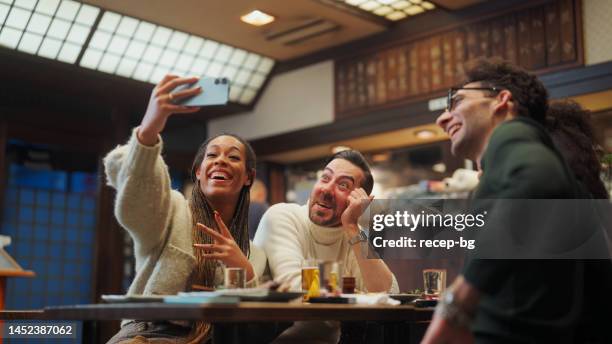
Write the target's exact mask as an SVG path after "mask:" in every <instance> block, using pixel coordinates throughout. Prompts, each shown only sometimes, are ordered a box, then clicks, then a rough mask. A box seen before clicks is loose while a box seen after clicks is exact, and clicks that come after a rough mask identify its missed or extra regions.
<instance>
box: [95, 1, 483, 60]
mask: <svg viewBox="0 0 612 344" xmlns="http://www.w3.org/2000/svg"><path fill="white" fill-rule="evenodd" d="M85 2H86V3H89V4H92V5H95V6H98V7H101V8H104V9H106V10H110V11H114V12H117V13H121V14H124V15H128V16H132V17H135V18H139V19H143V20H147V21H150V22H153V23H156V24H161V25H164V26H167V27H170V28H173V29H177V30H181V31H185V32H188V33H192V34H196V35H199V36H202V37H205V38H210V39H213V40H216V41H219V42H222V43H226V44H229V45H233V46H235V47H239V48H242V49H246V50H249V51H253V52H256V53H259V54H262V55H264V56H268V57H271V58H273V59H275V60H278V61H286V60H290V59H295V58H298V57H300V56H304V55H308V54H312V53H314V52H317V51H320V50H324V49H328V48H331V47H334V46H339V45H342V44H345V43H348V42H350V41H354V40H358V39H361V38H365V37H367V36H371V35H374V34H377V33H381V32H384V31H385V30H387V29H388V28H390V27H391V26H392V23H391V22H389V21H386V20H384V19H381V18H380V19H379V18H378V17H376V16H374V15H367V14H366V15H364V14H361V15H359V12H363V11H361V10H351V11H349V10H346V9H343V6H334V5H333V4H334V3H335V2H337V1H336V0H325V1H324V0H291V1H287V0H231V1H218V0H181V1H167V0H130V1H125V0H85ZM432 2H434V3H436V4H439V6H440V7H441V8H443V9H448V10H457V9H460V8H463V7H467V6H470V5H473V4H475V3H478V2H483V0H438V1H432ZM345 7H346V6H345ZM254 9H259V10H262V11H264V12H267V13H270V14H271V15H273V16H275V17H276V18H277V20H275V21H274V22H273V23H271V24H268V25H264V26H262V27H255V26H251V25H248V24H245V23H243V22H242V21H240V16H241V15H244V14H246V13H248V12H250V11H251V10H254ZM317 19H319V20H322V21H325V22H328V23H331V25H332V26H337V29H335V30H330V31H328V32H327V33H325V34H321V35H317V36H315V37H313V38H311V39H306V40H302V41H301V42H299V43H296V44H291V45H287V44H284V43H283V40H281V39H269V38H267V37H269V36H270V35H273V34H274V33H277V32H282V31H286V30H290V29H292V28H295V27H298V26H300V25H302V24H305V23H308V22H309V21H313V20H317ZM406 20H410V19H406Z"/></svg>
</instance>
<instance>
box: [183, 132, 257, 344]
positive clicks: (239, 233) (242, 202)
mask: <svg viewBox="0 0 612 344" xmlns="http://www.w3.org/2000/svg"><path fill="white" fill-rule="evenodd" d="M220 136H230V137H233V138H235V139H236V140H238V141H239V142H240V143H242V145H243V146H244V148H245V155H246V161H245V167H246V172H247V174H249V175H250V176H251V179H253V178H254V174H253V171H255V151H254V150H253V147H251V145H250V144H249V143H248V142H246V141H245V140H244V139H243V138H241V137H239V136H236V135H232V134H220V135H217V136H213V137H210V138H208V139H207V140H206V141H205V142H204V143H203V144H202V145H200V148H198V152H197V153H196V156H195V158H194V159H193V164H192V165H191V180H192V181H193V183H194V187H193V190H192V191H191V198H190V200H189V208H190V209H191V219H192V230H191V238H192V242H193V243H194V244H195V243H197V244H211V243H212V242H213V239H212V238H211V237H210V236H209V235H207V234H205V233H203V232H202V231H201V230H200V229H198V227H197V223H198V222H199V223H201V224H203V225H205V226H207V227H209V228H212V229H213V230H216V231H217V232H220V228H219V226H217V222H216V221H215V217H214V209H213V208H212V206H211V204H210V202H209V201H208V198H207V197H206V195H205V194H204V192H202V188H201V187H200V181H199V180H198V178H197V176H196V172H197V170H198V168H199V167H200V165H201V164H202V161H203V160H204V156H205V155H206V149H207V148H208V144H209V143H210V142H211V141H212V140H214V139H216V138H217V137H220ZM251 185H252V183H250V184H249V185H244V186H243V187H242V189H241V190H240V195H239V197H238V202H237V203H236V208H235V210H234V216H233V217H232V220H231V222H230V224H229V226H228V229H229V231H230V233H231V234H232V237H233V238H234V241H236V244H237V245H238V247H240V250H241V251H242V252H243V253H244V255H245V256H247V257H248V256H249V229H248V225H249V221H248V219H249V203H250V202H249V201H250V189H251ZM226 225H227V224H226ZM195 256H196V267H195V269H194V272H193V274H192V277H191V282H192V283H196V284H200V285H204V286H206V287H213V286H214V281H215V272H216V270H217V266H218V263H217V261H215V260H211V259H205V258H204V252H203V251H202V250H195ZM210 329H211V327H210V324H209V323H206V322H204V321H196V322H195V323H194V325H193V328H192V331H191V334H190V336H189V343H200V342H201V341H202V340H203V339H204V338H206V337H208V335H209V334H210Z"/></svg>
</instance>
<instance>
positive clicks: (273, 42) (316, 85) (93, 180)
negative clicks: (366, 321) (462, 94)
mask: <svg viewBox="0 0 612 344" xmlns="http://www.w3.org/2000/svg"><path fill="white" fill-rule="evenodd" d="M254 9H259V10H262V11H264V12H267V13H269V14H271V15H273V16H274V17H275V20H274V21H273V22H271V23H269V24H266V25H263V26H252V25H249V24H246V23H244V22H242V21H241V20H240V16H241V15H243V14H246V13H248V12H249V11H251V10H254ZM609 18H612V2H611V1H607V0H545V1H531V0H530V1H525V0H503V1H502V0H488V1H486V0H429V1H425V0H410V1H408V0H346V1H342V0H292V1H291V2H287V1H283V0H251V1H248V0H233V1H215V0H206V1H200V0H185V1H162V0H132V1H119V0H106V1H104V0H87V1H84V2H75V1H69V0H0V23H1V24H0V63H1V66H2V72H1V73H0V195H2V197H0V219H1V227H0V235H8V236H10V237H11V244H10V245H8V246H6V247H5V250H6V252H8V253H9V254H10V255H11V256H12V257H13V258H14V259H15V260H16V261H17V262H18V263H19V264H20V265H21V267H22V268H24V269H25V270H31V271H34V273H35V274H36V276H35V277H31V278H9V279H8V283H7V285H6V288H0V291H1V292H4V293H5V303H4V304H1V303H0V305H2V306H4V307H5V308H7V309H8V308H15V309H17V308H19V309H33V308H41V307H44V306H49V305H57V304H74V303H92V302H97V301H98V300H99V298H100V295H102V294H121V293H123V292H125V290H126V288H127V286H128V283H129V282H130V280H131V277H132V275H133V263H132V253H131V243H130V239H129V237H128V236H127V235H126V234H125V232H124V231H123V230H122V229H121V228H120V227H119V225H118V224H117V223H116V221H115V219H114V217H113V199H114V192H113V190H112V189H110V188H109V187H107V186H106V185H105V181H104V177H103V173H102V172H103V171H102V167H101V158H102V157H103V156H104V154H105V153H106V152H108V151H110V149H112V148H113V147H115V146H116V145H117V144H121V143H123V142H125V141H126V140H127V138H128V137H129V133H130V131H131V128H133V127H135V126H136V125H138V123H139V121H140V120H141V118H142V115H143V112H144V110H145V108H146V104H147V101H148V99H149V95H150V92H151V89H152V88H153V85H154V84H155V83H156V82H157V81H159V80H160V79H161V77H162V76H163V75H164V74H165V73H167V72H174V73H178V74H181V75H206V76H213V77H219V76H224V77H227V78H228V79H229V80H230V81H231V84H232V88H231V91H230V103H229V104H228V105H227V106H222V107H220V106H217V107H210V108H203V109H202V110H201V111H200V112H198V113H196V114H192V115H180V116H174V117H173V118H171V120H170V121H169V123H168V126H167V129H166V130H165V132H164V133H163V135H162V136H163V138H164V151H165V153H164V158H165V159H166V162H167V163H168V165H169V167H170V170H171V175H172V182H173V187H174V188H176V189H179V190H184V189H186V188H188V187H189V181H188V170H189V167H190V165H191V159H192V158H193V156H194V153H195V150H196V148H197V147H198V145H199V144H200V143H201V142H203V141H204V140H205V139H206V137H207V136H208V135H213V134H216V133H220V132H232V133H236V134H238V135H241V136H243V137H245V138H247V139H248V140H249V141H250V142H251V143H252V145H253V147H254V148H255V151H256V153H257V155H258V165H257V175H258V177H259V178H260V179H261V180H263V181H264V183H265V184H266V185H267V186H268V189H269V194H268V201H269V203H270V204H274V203H278V202H286V201H289V202H301V203H303V202H305V201H306V199H307V197H308V193H309V191H310V190H311V187H312V185H313V184H314V182H315V180H316V175H317V171H318V169H320V168H321V166H323V161H324V160H325V158H326V157H328V156H330V155H331V154H332V150H333V149H338V148H339V147H350V148H354V149H359V150H361V151H362V152H364V153H365V155H366V156H367V158H368V160H369V161H370V162H371V164H372V167H373V174H374V178H375V182H376V187H375V191H374V193H375V195H376V197H378V198H402V197H404V198H406V197H444V198H448V197H460V196H465V194H464V193H457V192H454V191H456V190H453V189H452V188H450V189H448V188H445V186H444V184H439V183H432V182H431V181H441V180H443V179H444V178H448V177H452V175H453V173H454V172H455V171H456V170H458V169H462V168H463V169H472V170H473V164H472V163H471V162H469V161H463V160H460V159H457V158H455V157H453V156H452V155H451V154H450V145H449V141H448V137H447V136H446V134H445V133H444V132H443V131H442V130H441V129H440V128H437V127H436V126H435V125H434V121H435V118H436V117H437V115H438V114H439V113H440V112H441V111H442V109H443V108H444V106H445V98H444V97H445V94H446V90H447V89H448V88H449V87H451V86H453V85H455V84H456V83H457V82H458V81H459V80H460V79H461V76H462V67H461V66H462V63H463V62H464V61H466V60H469V59H472V58H475V57H493V56H497V57H501V58H504V59H507V60H510V61H513V62H515V63H517V64H519V65H521V66H523V67H525V68H527V69H529V70H531V71H534V72H536V73H538V74H539V75H540V76H541V79H542V80H543V81H544V83H545V85H546V86H547V88H548V89H549V91H550V94H551V97H552V98H553V99H564V98H570V99H573V100H575V101H577V102H579V103H580V104H582V105H583V106H585V107H586V108H588V109H590V110H591V111H592V112H593V116H592V119H593V122H594V126H595V130H596V135H597V139H598V141H599V144H600V145H601V147H602V148H603V149H604V150H605V152H606V153H607V154H608V158H607V159H608V160H607V161H608V163H607V165H605V161H602V164H604V165H605V166H606V169H604V175H602V178H604V180H605V181H606V182H607V187H608V190H610V189H612V186H611V184H610V180H611V179H612V178H611V173H612V172H611V169H610V154H611V153H612V40H610V39H609V33H610V32H612V22H610V20H609ZM440 185H442V186H440ZM388 263H389V265H390V267H391V268H392V270H393V271H394V273H395V274H396V276H397V278H398V281H399V284H400V289H401V291H408V290H412V289H415V288H422V284H423V281H422V275H421V271H422V270H423V269H424V268H446V269H448V271H449V276H448V280H452V279H453V278H454V276H456V273H457V271H458V269H459V267H460V264H461V262H458V261H427V262H423V261H408V260H402V261H399V260H398V261H389V262H388ZM116 326H117V323H112V324H102V325H100V328H99V336H100V337H99V338H101V339H103V338H108V336H109V335H110V334H112V333H113V332H114V331H115V329H116Z"/></svg>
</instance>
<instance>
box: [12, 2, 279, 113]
mask: <svg viewBox="0 0 612 344" xmlns="http://www.w3.org/2000/svg"><path fill="white" fill-rule="evenodd" d="M0 1H5V0H0ZM0 14H1V13H0ZM80 65H81V66H82V67H85V68H90V69H95V70H99V71H103V72H106V73H110V74H117V75H120V76H123V77H127V78H133V79H136V80H140V81H144V82H150V83H153V84H156V83H157V82H159V81H160V80H161V79H162V78H163V77H164V75H166V74H168V73H173V74H177V75H182V76H191V75H195V76H206V77H225V78H227V79H228V80H230V101H233V102H237V103H241V104H250V103H251V102H252V101H253V99H254V98H255V96H256V95H257V93H258V92H259V89H260V88H261V86H262V85H263V81H262V80H264V81H265V79H266V78H267V77H268V75H269V73H270V71H271V70H272V68H273V67H274V60H272V59H270V58H267V57H264V56H261V55H258V54H254V53H251V52H248V51H245V50H242V49H239V48H235V47H232V46H229V45H226V44H222V43H219V42H215V41H213V40H209V39H205V38H202V37H198V36H194V35H190V34H188V33H185V32H181V31H177V30H173V29H170V28H166V27H163V26H159V25H155V24H152V23H149V22H145V21H141V20H138V19H135V18H131V17H127V16H123V15H121V14H118V13H114V12H110V11H107V12H104V14H103V15H102V18H101V19H100V22H99V24H98V27H97V29H96V31H95V32H94V34H93V35H92V39H91V42H90V44H89V46H88V47H87V48H86V50H85V52H84V54H83V58H82V59H81V61H80Z"/></svg>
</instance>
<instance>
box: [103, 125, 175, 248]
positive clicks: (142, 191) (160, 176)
mask: <svg viewBox="0 0 612 344" xmlns="http://www.w3.org/2000/svg"><path fill="white" fill-rule="evenodd" d="M136 132H137V128H136V129H134V130H133V132H132V136H131V138H130V140H129V141H128V143H127V144H126V145H124V146H118V147H117V148H115V149H114V150H112V151H111V152H110V153H108V154H107V155H106V157H105V158H104V168H105V173H106V178H107V183H108V185H109V186H111V187H113V188H115V189H116V190H117V196H116V199H115V216H116V217H117V221H118V222H119V224H121V226H122V227H123V228H125V229H126V230H127V231H128V232H129V233H130V235H131V236H132V238H133V239H134V241H135V244H136V245H137V246H138V249H140V250H143V251H148V250H150V249H151V248H153V247H155V246H156V245H157V244H159V243H160V242H161V240H162V238H163V237H164V233H165V230H166V228H167V227H168V222H169V221H170V195H171V188H170V176H169V173H168V167H167V166H166V164H165V163H164V161H163V159H162V158H161V155H160V153H161V150H162V145H163V144H162V140H161V137H159V142H158V143H157V144H156V145H155V146H152V147H149V146H145V145H143V144H141V143H140V142H139V141H138V139H137V137H136Z"/></svg>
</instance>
